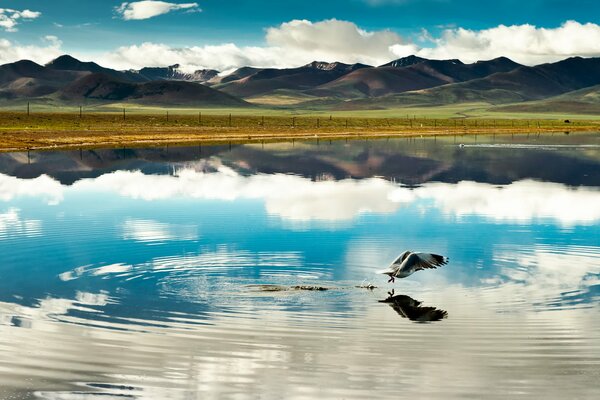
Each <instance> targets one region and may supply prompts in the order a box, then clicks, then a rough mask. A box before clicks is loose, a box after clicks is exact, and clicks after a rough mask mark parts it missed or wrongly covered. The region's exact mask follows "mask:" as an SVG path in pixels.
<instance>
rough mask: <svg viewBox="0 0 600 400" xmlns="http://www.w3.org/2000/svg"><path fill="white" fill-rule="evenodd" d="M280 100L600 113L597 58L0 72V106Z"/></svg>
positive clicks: (66, 64)
mask: <svg viewBox="0 0 600 400" xmlns="http://www.w3.org/2000/svg"><path fill="white" fill-rule="evenodd" d="M282 98H286V99H288V100H289V99H292V101H290V102H289V104H293V105H294V107H305V108H318V107H327V108H332V109H373V108H377V109H380V108H394V107H406V106H440V105H446V104H456V103H474V102H482V103H487V104H491V105H496V106H499V107H501V108H504V109H506V110H512V111H515V110H517V109H518V110H530V111H536V112H540V111H541V112H544V111H552V110H553V109H556V110H558V111H560V110H568V111H573V109H577V110H583V111H582V112H589V113H600V107H599V105H600V58H581V57H573V58H568V59H565V60H562V61H559V62H555V63H548V64H542V65H537V66H524V65H520V64H518V63H516V62H514V61H512V60H510V59H508V58H505V57H499V58H496V59H493V60H487V61H478V62H475V63H472V64H465V63H463V62H461V61H460V60H457V59H450V60H429V59H425V58H421V57H417V56H409V57H404V58H400V59H398V60H394V61H391V62H389V63H387V64H384V65H381V66H377V67H374V66H369V65H364V64H344V63H340V62H334V63H327V62H317V61H315V62H312V63H310V64H307V65H304V66H300V67H296V68H283V69H278V68H254V67H243V68H239V69H237V70H235V71H233V72H230V73H226V74H225V73H220V72H219V71H215V70H198V71H194V72H187V71H183V70H182V69H181V68H180V66H179V65H177V64H174V65H172V66H170V67H164V68H163V67H147V68H142V69H140V70H126V71H118V70H114V69H110V68H105V67H102V66H100V65H98V64H96V63H94V62H82V61H79V60H77V59H75V58H73V57H71V56H68V55H64V56H61V57H58V58H57V59H55V60H53V61H51V62H49V63H48V64H46V65H39V64H36V63H34V62H32V61H28V60H21V61H17V62H14V63H10V64H4V65H1V66H0V101H2V102H1V103H0V105H2V104H5V105H7V104H10V103H11V102H15V101H23V100H27V101H40V102H49V103H50V104H72V105H74V104H84V103H85V104H90V103H94V104H96V103H97V104H110V103H117V102H118V103H123V102H130V103H134V104H144V105H161V106H169V105H173V106H194V107H249V106H255V105H257V104H259V105H260V104H266V105H273V104H278V100H279V99H282ZM280 104H283V103H280ZM288 106H289V105H288Z"/></svg>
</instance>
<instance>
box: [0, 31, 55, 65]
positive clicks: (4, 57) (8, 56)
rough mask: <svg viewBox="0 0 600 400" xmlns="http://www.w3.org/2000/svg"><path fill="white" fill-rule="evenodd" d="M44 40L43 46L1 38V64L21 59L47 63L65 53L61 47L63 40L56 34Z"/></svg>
mask: <svg viewBox="0 0 600 400" xmlns="http://www.w3.org/2000/svg"><path fill="white" fill-rule="evenodd" d="M43 40H44V44H43V45H41V46H36V45H27V46H22V45H19V44H17V43H16V42H11V41H10V40H7V39H1V38H0V64H6V63H10V62H15V61H19V60H32V61H35V62H38V63H40V64H45V63H47V62H49V61H51V60H53V59H55V58H56V57H58V56H60V55H62V54H64V51H63V50H62V49H61V46H62V42H61V41H60V40H59V39H58V38H57V37H56V36H46V37H44V38H43Z"/></svg>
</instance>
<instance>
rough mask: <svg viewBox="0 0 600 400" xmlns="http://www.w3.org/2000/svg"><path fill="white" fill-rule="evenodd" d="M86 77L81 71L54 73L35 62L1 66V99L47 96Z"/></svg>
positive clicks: (19, 62) (26, 61) (22, 61)
mask: <svg viewBox="0 0 600 400" xmlns="http://www.w3.org/2000/svg"><path fill="white" fill-rule="evenodd" d="M83 75H85V73H83V72H79V71H54V70H50V69H48V68H45V67H44V66H42V65H39V64H36V63H34V62H33V61H29V60H21V61H17V62H14V63H10V64H4V65H1V66H0V98H4V99H21V98H31V97H39V96H45V95H48V94H50V93H53V92H55V91H56V90H58V89H59V88H60V87H62V86H64V85H66V84H67V83H69V82H72V81H73V80H75V79H78V78H80V77H81V76H83Z"/></svg>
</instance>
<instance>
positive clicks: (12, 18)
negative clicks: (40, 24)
mask: <svg viewBox="0 0 600 400" xmlns="http://www.w3.org/2000/svg"><path fill="white" fill-rule="evenodd" d="M41 15H42V13H40V12H38V11H31V10H23V11H19V10H13V9H10V8H0V28H2V29H4V30H5V31H7V32H16V31H17V30H18V29H17V25H19V24H20V23H21V21H31V20H33V19H36V18H39V17H40V16H41Z"/></svg>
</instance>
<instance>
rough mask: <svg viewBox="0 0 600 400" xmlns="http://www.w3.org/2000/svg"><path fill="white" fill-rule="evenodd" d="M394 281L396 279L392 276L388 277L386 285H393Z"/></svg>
mask: <svg viewBox="0 0 600 400" xmlns="http://www.w3.org/2000/svg"><path fill="white" fill-rule="evenodd" d="M395 281H396V279H395V278H394V277H393V276H390V280H389V281H388V283H390V282H391V283H394V282H395Z"/></svg>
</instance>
